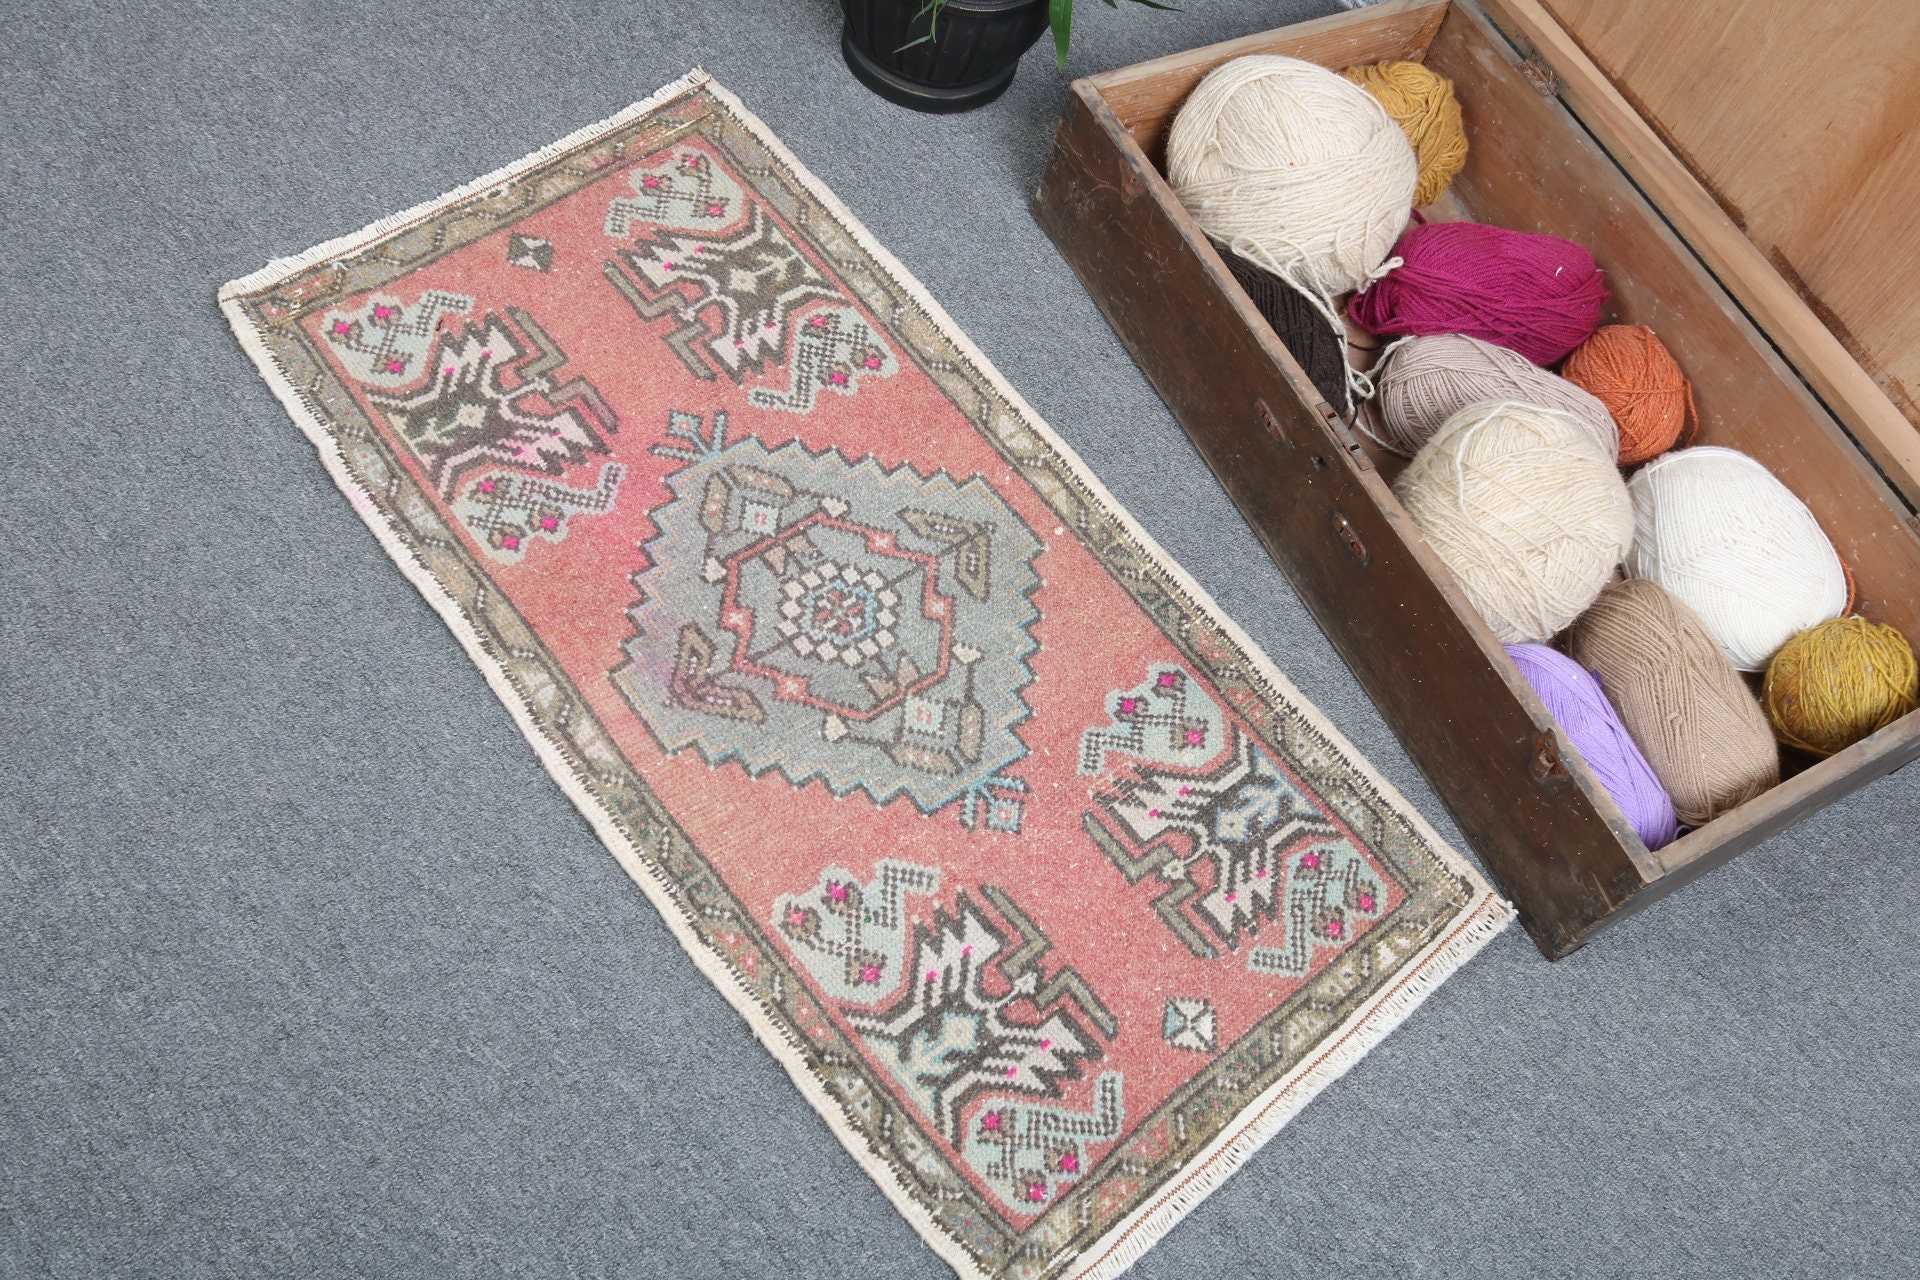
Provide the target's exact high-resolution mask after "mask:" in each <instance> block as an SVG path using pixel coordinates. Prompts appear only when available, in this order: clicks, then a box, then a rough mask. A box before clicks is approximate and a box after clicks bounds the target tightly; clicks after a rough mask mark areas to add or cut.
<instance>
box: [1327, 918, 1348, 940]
mask: <svg viewBox="0 0 1920 1280" xmlns="http://www.w3.org/2000/svg"><path fill="white" fill-rule="evenodd" d="M1346 931H1347V927H1346V926H1345V925H1343V924H1341V923H1340V922H1339V921H1338V920H1329V921H1327V936H1328V937H1329V938H1337V937H1339V936H1340V935H1341V934H1343V933H1345V932H1346Z"/></svg>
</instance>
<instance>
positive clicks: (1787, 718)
mask: <svg viewBox="0 0 1920 1280" xmlns="http://www.w3.org/2000/svg"><path fill="white" fill-rule="evenodd" d="M1760 697H1761V701H1762V702H1763V703H1764V704H1765V705H1766V708H1767V718H1768V719H1769V720H1771V721H1773V732H1774V735H1775V736H1776V737H1778V738H1779V739H1780V741H1782V742H1784V743H1786V744H1787V745H1788V746H1790V747H1798V748H1799V749H1800V750H1802V751H1807V752H1811V753H1812V754H1814V755H1816V756H1830V755H1832V754H1833V753H1834V752H1836V751H1839V750H1842V749H1843V748H1846V747H1850V746H1852V745H1853V744H1854V743H1856V742H1858V741H1860V739H1862V738H1864V737H1866V736H1867V735H1868V734H1870V733H1873V732H1874V731H1876V730H1878V729H1884V728H1885V727H1886V726H1888V725H1890V724H1892V723H1893V722H1894V721H1895V720H1898V719H1899V718H1900V717H1901V716H1903V715H1905V714H1907V712H1909V711H1912V710H1913V709H1914V707H1915V706H1916V704H1917V703H1920V665H1916V663H1915V661H1914V656H1913V646H1912V645H1910V644H1908V643H1907V638H1906V637H1905V636H1903V635H1901V634H1900V633H1899V632H1898V631H1896V630H1894V629H1893V628H1892V627H1888V626H1882V625H1880V624H1878V623H1873V622H1868V621H1867V620H1866V619H1865V618H1862V617H1858V616H1854V617H1847V618H1834V619H1833V620H1832V621H1829V622H1823V623H1821V624H1820V625H1819V626H1817V627H1809V628H1808V629H1807V630H1805V631H1802V632H1801V633H1800V634H1799V635H1797V636H1794V637H1793V638H1792V639H1791V640H1789V641H1787V642H1786V644H1784V645H1782V646H1781V648H1780V652H1779V653H1777V654H1775V655H1774V658H1773V661H1772V663H1770V664H1769V665H1768V667H1767V679H1766V684H1765V685H1764V686H1763V687H1762V690H1761V695H1760Z"/></svg>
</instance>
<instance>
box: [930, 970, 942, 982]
mask: <svg viewBox="0 0 1920 1280" xmlns="http://www.w3.org/2000/svg"><path fill="white" fill-rule="evenodd" d="M927 981H928V982H938V981H940V971H939V970H938V969H929V970H927Z"/></svg>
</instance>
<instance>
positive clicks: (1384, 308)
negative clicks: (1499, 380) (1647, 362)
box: [1347, 222, 1607, 367]
mask: <svg viewBox="0 0 1920 1280" xmlns="http://www.w3.org/2000/svg"><path fill="white" fill-rule="evenodd" d="M1393 256H1394V257H1396V258H1399V259H1400V260H1401V262H1400V265H1399V266H1397V267H1395V268H1394V269H1393V270H1392V271H1389V272H1388V273H1387V274H1386V275H1384V276H1382V277H1381V278H1380V279H1378V280H1375V281H1374V282H1373V283H1372V284H1371V285H1369V286H1368V287H1367V288H1365V289H1363V290H1361V291H1360V292H1359V293H1357V294H1355V295H1354V297H1353V302H1352V303H1351V304H1350V305H1349V306H1348V308H1347V309H1348V312H1349V314H1351V315H1352V316H1353V319H1354V321H1355V323H1357V324H1359V325H1360V327H1361V328H1363V329H1366V330H1367V331H1369V332H1371V333H1376V334H1386V335H1392V336H1395V337H1399V336H1402V335H1406V334H1433V333H1464V334H1466V335H1467V336H1469V337H1473V338H1479V339H1481V340H1483V341H1485V342H1491V343H1494V344H1496V345H1497V346H1502V347H1506V348H1507V349H1508V350H1511V351H1517V352H1519V353H1520V354H1521V355H1523V356H1525V357H1526V358H1527V359H1529V360H1531V361H1533V362H1534V363H1535V364H1537V365H1541V366H1542V367H1544V366H1546V365H1550V364H1552V363H1553V362H1554V361H1556V360H1558V359H1560V358H1561V357H1562V356H1564V355H1566V354H1567V353H1568V352H1569V351H1571V350H1573V349H1574V348H1575V347H1577V346H1579V345H1580V344H1581V343H1582V342H1585V341H1586V340H1587V339H1588V338H1590V337H1592V336H1593V332H1594V330H1595V329H1598V328H1599V327H1600V311H1601V308H1602V307H1604V306H1605V305H1606V301H1607V286H1606V282H1605V281H1604V280H1603V279H1602V278H1601V274H1600V268H1599V267H1598V266H1597V265H1596V264H1595V263H1594V261H1593V255H1592V254H1590V253H1588V252H1587V251H1586V249H1585V248H1583V247H1582V246H1580V245H1577V244H1575V243H1574V242H1573V241H1571V240H1563V239H1561V238H1560V237H1559V236H1546V235H1535V234H1533V233H1531V232H1527V231H1509V230H1507V229H1506V228H1505V227H1489V226H1487V225H1485V224H1484V223H1479V222H1432V223H1428V224H1427V225H1425V226H1421V227H1415V228H1413V229H1412V230H1411V231H1408V232H1407V233H1406V234H1405V235H1403V236H1401V237H1400V240H1399V243H1397V244H1395V245H1394V246H1393Z"/></svg>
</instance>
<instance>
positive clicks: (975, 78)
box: [840, 0, 1047, 111]
mask: <svg viewBox="0 0 1920 1280" xmlns="http://www.w3.org/2000/svg"><path fill="white" fill-rule="evenodd" d="M925 4H926V0H840V7H841V9H842V10H844V11H845V13H846V15H847V24H846V27H845V28H844V29H843V31H842V32H841V36H840V51H841V53H842V54H844V55H845V57H846V59H847V66H848V67H849V68H851V69H852V71H853V74H854V75H855V76H856V77H858V79H859V80H860V83H862V84H864V85H866V86H867V88H869V89H871V90H873V91H874V92H875V93H877V94H879V95H880V96H881V97H883V98H885V99H886V100H887V101H889V102H897V103H899V104H900V105H901V106H903V107H912V108H913V109H914V110H915V111H968V110H971V109H972V108H974V107H978V106H984V105H985V104H987V103H989V102H992V101H993V100H994V99H995V98H997V97H999V96H1000V95H1001V94H1002V93H1005V92H1006V89H1007V86H1008V85H1010V84H1012V83H1013V73H1014V72H1015V71H1016V70H1018V69H1019V66H1020V55H1021V54H1023V53H1025V52H1026V51H1027V50H1028V49H1031V48H1032V47H1033V42H1034V41H1036V40H1038V39H1039V38H1040V33H1041V32H1042V31H1045V30H1046V29H1047V0H947V3H946V5H944V6H943V7H942V8H941V10H940V15H939V19H938V22H937V24H936V35H935V37H934V38H933V39H932V40H927V41H924V42H923V43H920V44H914V45H912V47H911V48H908V47H906V46H907V45H909V44H910V43H911V42H912V41H915V40H919V39H920V38H921V37H922V36H924V35H926V34H927V23H928V21H929V18H930V15H928V14H925V13H922V12H921V10H922V9H923V8H924V7H925Z"/></svg>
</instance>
